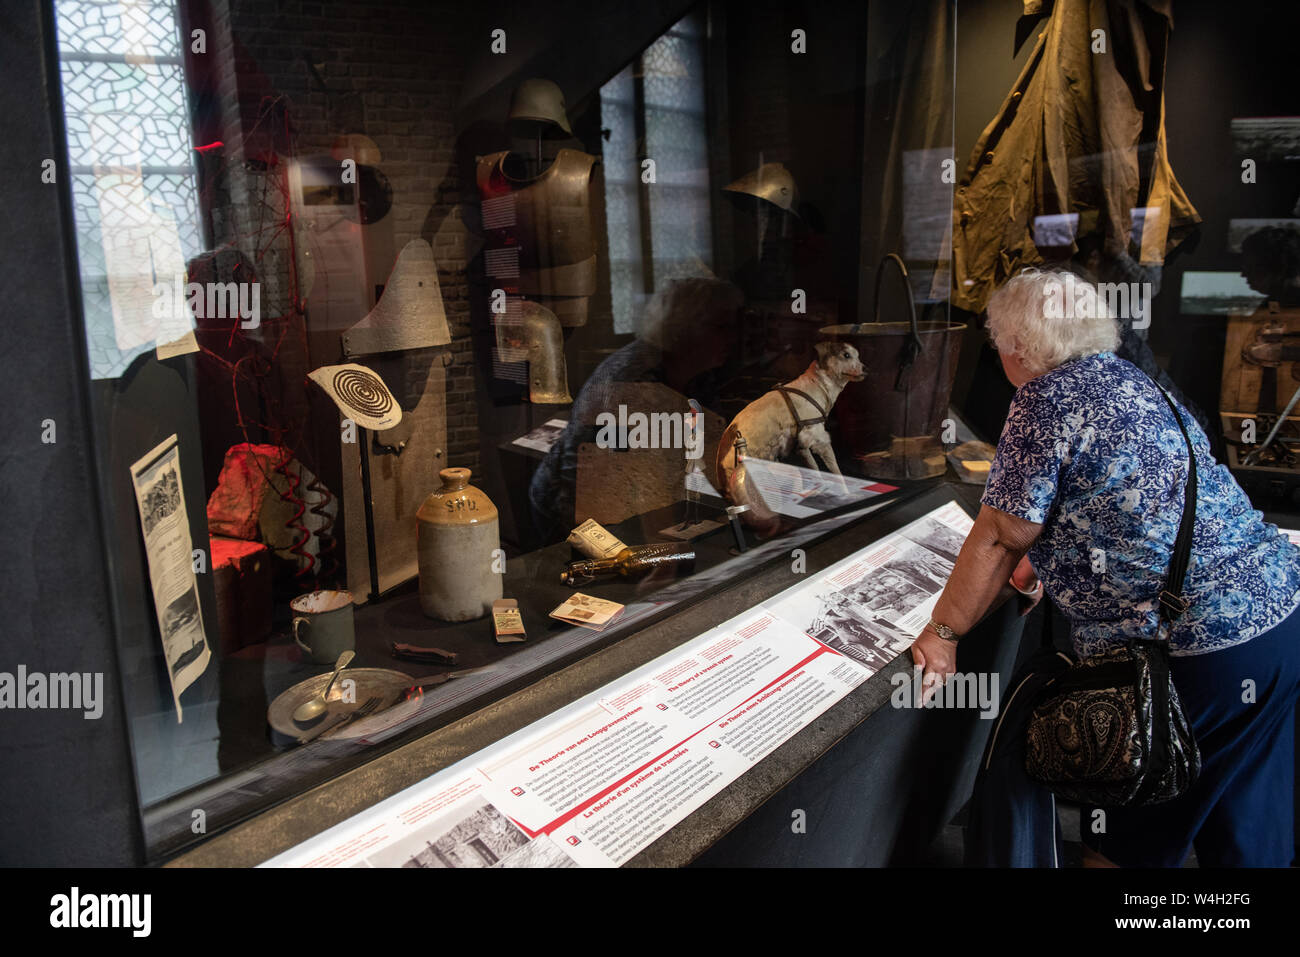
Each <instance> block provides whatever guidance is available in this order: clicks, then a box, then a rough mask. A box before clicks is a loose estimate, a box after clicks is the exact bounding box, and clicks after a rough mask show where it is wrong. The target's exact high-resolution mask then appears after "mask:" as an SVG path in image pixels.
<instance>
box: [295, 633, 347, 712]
mask: <svg viewBox="0 0 1300 957" xmlns="http://www.w3.org/2000/svg"><path fill="white" fill-rule="evenodd" d="M355 656H356V655H355V652H351V651H345V652H343V654H341V655H339V660H338V661H336V662H334V674H332V675H330V680H329V684H327V685H326V686H325V690H324V691H322V692H321V693H320V694H318V695H316V697H314V698H310V699H308V700H307V701H304V702H303V703H302V704H300V705H298V707H296V708H294V709H293V720H294V721H297V722H298V723H299V724H306V723H307V722H308V721H312V720H314V719H316V718H319V717H320V716H321V715H322V714H324V713H325V711H326V710H327V709H328V708H329V705H328V704H327V703H326V701H325V698H326V697H327V696H328V695H329V693H330V689H331V688H333V687H334V682H335V680H336V679H337V678H338V676H339V672H340V671H342V670H343V669H344V668H346V667H347V666H348V664H349V663H350V662H351V661H352V659H353V658H354V657H355Z"/></svg>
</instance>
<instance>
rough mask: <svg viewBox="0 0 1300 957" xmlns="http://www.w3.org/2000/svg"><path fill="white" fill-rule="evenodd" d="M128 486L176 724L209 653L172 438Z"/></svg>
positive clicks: (138, 467)
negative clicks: (137, 517)
mask: <svg viewBox="0 0 1300 957" xmlns="http://www.w3.org/2000/svg"><path fill="white" fill-rule="evenodd" d="M131 481H132V484H133V485H134V486H135V498H136V503H137V504H138V505H139V507H140V528H141V530H142V531H143V532H144V547H145V552H146V553H147V554H148V556H149V581H150V584H151V585H152V587H153V600H154V607H155V610H156V611H157V613H158V630H159V633H160V634H161V635H162V645H163V657H164V658H165V659H166V660H167V676H168V678H169V679H170V680H171V686H172V699H173V700H174V701H175V702H176V721H177V723H179V722H180V721H181V720H182V716H183V715H182V711H181V692H182V691H184V690H185V689H186V688H188V687H189V686H190V685H191V684H193V683H194V680H195V679H196V678H198V676H199V675H201V674H203V671H204V669H206V668H207V666H208V661H209V660H210V659H211V657H212V652H211V650H210V649H209V648H208V642H207V637H206V635H204V633H203V616H202V614H200V612H199V589H198V579H197V578H196V577H195V574H194V553H193V547H194V546H193V543H192V541H191V540H190V524H189V517H188V516H187V515H186V512H185V496H184V493H183V492H182V489H181V465H180V448H179V445H178V443H177V439H176V436H174V435H173V436H171V437H170V438H168V439H166V440H165V441H163V442H162V443H161V444H160V445H158V446H157V447H156V448H154V449H152V450H151V451H150V452H149V454H148V455H146V456H145V457H144V458H142V459H140V461H138V462H136V463H135V464H134V465H132V466H131Z"/></svg>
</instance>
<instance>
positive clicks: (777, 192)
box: [722, 163, 799, 216]
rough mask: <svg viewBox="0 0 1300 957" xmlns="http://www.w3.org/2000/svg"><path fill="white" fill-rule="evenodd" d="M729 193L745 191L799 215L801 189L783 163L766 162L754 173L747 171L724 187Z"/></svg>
mask: <svg viewBox="0 0 1300 957" xmlns="http://www.w3.org/2000/svg"><path fill="white" fill-rule="evenodd" d="M722 188H723V189H724V190H726V191H727V192H729V193H745V194H747V195H749V196H757V197H758V198H759V199H762V200H766V201H767V202H769V203H771V204H772V205H773V206H776V207H778V208H780V209H783V210H785V211H786V212H787V213H793V214H794V215H795V216H798V215H799V212H798V210H797V209H796V208H795V207H796V206H797V205H798V203H799V189H798V187H797V186H795V184H794V177H793V176H791V175H790V171H789V170H788V169H786V168H785V166H784V165H783V164H781V163H764V164H763V165H762V166H760V167H759V168H758V169H756V170H754V171H753V172H752V173H746V174H745V175H744V176H742V177H740V179H738V180H736V181H735V182H734V183H732V184H731V185H730V186H724V187H722Z"/></svg>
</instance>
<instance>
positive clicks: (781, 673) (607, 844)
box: [265, 503, 972, 868]
mask: <svg viewBox="0 0 1300 957" xmlns="http://www.w3.org/2000/svg"><path fill="white" fill-rule="evenodd" d="M971 524H972V523H971V520H970V517H969V516H968V515H967V514H966V513H965V512H964V511H963V510H962V509H961V508H960V507H959V506H958V505H957V504H956V503H949V504H947V505H945V506H943V507H941V508H939V509H936V510H934V511H933V512H930V513H929V514H927V515H925V516H923V517H922V518H920V519H918V520H917V521H915V522H913V523H911V524H910V525H908V526H906V527H905V528H902V529H900V530H899V531H898V532H895V533H894V534H892V535H889V536H887V537H885V538H884V539H882V540H880V541H878V542H876V543H874V544H873V545H870V546H868V547H867V548H864V549H862V550H861V551H859V552H857V553H855V554H854V555H851V556H849V557H848V558H846V559H844V560H843V561H841V562H839V563H837V564H836V565H834V566H832V567H831V568H829V569H827V570H826V571H825V572H822V573H821V574H819V575H816V576H815V577H813V578H812V579H811V580H810V581H803V582H800V583H799V584H797V585H795V586H793V587H791V588H789V589H787V590H786V591H784V592H782V593H780V594H779V595H776V596H775V597H774V598H772V599H771V600H769V601H767V602H764V603H763V604H762V605H760V606H759V607H757V608H754V609H751V610H749V611H747V612H745V613H743V614H741V615H738V616H736V617H735V618H732V619H731V620H730V621H727V622H724V623H723V624H721V625H719V626H717V627H716V628H713V629H711V630H709V631H708V632H706V633H704V634H703V635H700V636H699V637H698V638H695V639H693V640H692V641H690V642H688V643H687V644H685V645H683V646H681V647H679V648H677V649H674V650H673V651H672V652H670V653H669V654H667V655H664V656H662V657H660V658H657V659H655V660H654V661H652V662H650V663H649V664H647V665H645V666H644V667H642V668H640V669H638V670H636V671H634V672H632V673H631V674H629V675H627V676H625V677H624V678H621V679H620V680H618V681H616V682H614V683H612V684H610V685H607V686H606V687H604V688H601V689H599V690H598V691H596V692H594V693H592V694H590V695H588V696H586V697H585V698H582V699H580V700H578V701H576V702H574V703H573V704H571V705H569V706H568V707H565V708H562V709H560V710H559V711H557V712H555V713H554V714H551V715H548V716H547V717H546V718H544V719H542V720H541V721H538V722H536V723H534V724H532V725H530V726H529V727H527V728H524V729H523V730H521V731H519V732H517V733H515V734H513V735H510V736H509V737H507V738H504V739H503V740H501V741H499V742H497V743H496V744H495V745H493V746H491V747H489V748H487V749H485V750H483V751H480V752H479V753H477V754H475V755H472V756H471V757H469V758H466V759H465V760H464V761H461V762H459V763H458V764H455V765H453V766H452V767H450V768H447V769H446V770H444V771H441V772H439V773H438V774H435V775H433V776H432V777H430V778H428V779H426V780H425V781H423V782H421V783H419V784H417V785H415V786H413V787H411V788H408V789H407V790H405V791H402V792H401V793H399V794H395V795H393V797H391V798H389V799H387V800H385V801H383V802H381V803H380V804H377V805H375V806H374V807H372V808H370V809H368V810H366V811H363V812H362V813H360V814H358V815H356V816H355V817H353V818H351V819H349V820H347V821H344V822H343V823H342V824H339V825H337V826H336V827H333V828H331V829H329V830H327V831H325V832H323V833H322V834H319V835H317V836H316V837H315V838H312V839H311V840H309V841H307V842H305V843H303V844H300V845H299V846H298V847H295V848H293V849H292V850H289V851H286V852H285V853H283V854H281V855H279V856H277V857H275V858H273V859H271V860H270V861H268V862H266V865H265V866H272V867H300V866H306V867H329V866H343V867H354V866H361V867H365V866H370V867H438V868H460V867H544V866H550V867H573V866H575V865H580V866H591V867H612V866H618V865H620V864H623V863H625V862H626V861H628V860H630V859H631V858H633V857H634V856H635V855H636V854H638V853H639V852H640V851H642V850H644V849H645V848H646V847H648V846H649V845H650V844H652V843H653V842H654V841H655V840H657V839H658V838H660V837H662V836H663V835H664V834H665V833H667V831H669V830H670V829H671V828H672V827H673V826H674V825H676V824H678V823H680V822H681V821H683V820H684V819H685V818H686V817H687V816H688V815H690V814H691V813H692V812H693V811H695V810H696V809H697V808H699V807H700V806H701V805H703V804H704V803H705V802H706V801H708V800H709V799H710V798H712V797H713V796H715V795H716V794H718V793H719V792H720V791H722V790H723V789H724V788H725V787H727V785H729V784H731V783H732V782H733V781H735V780H736V779H737V778H739V777H740V776H741V775H742V774H744V773H745V772H746V771H747V770H749V769H750V768H752V767H753V766H754V765H755V764H757V763H758V762H759V761H761V760H763V758H765V757H767V756H768V755H769V754H771V753H772V752H773V751H774V750H776V748H778V747H780V745H782V744H783V743H784V742H786V741H788V740H789V739H790V738H791V737H793V736H794V735H795V734H797V733H798V732H799V731H800V730H801V729H802V728H804V727H806V726H807V725H808V724H809V723H810V722H812V721H814V720H816V718H817V717H818V716H819V715H821V714H822V713H823V712H825V711H826V710H827V709H828V708H830V707H831V706H832V705H833V704H835V703H836V702H837V701H839V700H841V699H842V698H844V697H845V696H846V695H848V694H849V693H850V692H851V691H852V690H853V689H854V688H855V687H857V686H858V685H860V684H861V683H862V682H864V681H866V680H867V679H868V678H869V677H870V676H871V675H872V674H874V673H875V672H876V671H877V670H879V668H880V667H882V666H883V665H884V664H886V663H887V662H888V661H889V660H891V659H892V658H893V657H895V656H896V655H897V654H898V653H899V652H900V651H902V650H904V649H906V648H907V646H908V645H909V644H910V643H911V641H912V640H913V639H914V638H915V636H916V635H917V634H918V633H919V632H920V630H921V627H922V626H923V625H924V622H925V618H926V616H927V614H928V609H929V608H930V607H931V606H933V603H934V601H935V599H936V598H937V597H938V593H939V591H940V590H941V589H942V587H943V582H944V581H945V580H946V578H947V575H948V573H949V572H950V571H951V569H952V562H953V561H954V560H955V559H956V554H957V551H958V550H959V549H960V547H961V543H962V541H963V540H964V539H965V537H966V534H967V532H969V530H970V527H971Z"/></svg>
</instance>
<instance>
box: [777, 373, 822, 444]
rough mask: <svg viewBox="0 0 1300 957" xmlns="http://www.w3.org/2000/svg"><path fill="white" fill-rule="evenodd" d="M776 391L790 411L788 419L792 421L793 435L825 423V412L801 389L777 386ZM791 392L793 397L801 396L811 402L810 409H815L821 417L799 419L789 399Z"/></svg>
mask: <svg viewBox="0 0 1300 957" xmlns="http://www.w3.org/2000/svg"><path fill="white" fill-rule="evenodd" d="M776 391H777V392H779V393H781V398H783V399H785V404H786V406H787V407H788V408H789V409H790V417H791V418H792V419H794V431H795V435H798V434H799V433H800V432H802V431H803V430H804V427H805V426H809V425H819V424H821V423H822V422H825V421H826V410H825V409H823V408H822V407H821V403H820V402H818V401H817V400H816V399H814V398H813V397H812V396H810V395H809V394H808V393H807V392H804V391H803V390H802V389H796V388H794V387H793V386H788V385H779V386H777V387H776ZM791 392H793V393H794V394H795V395H801V396H803V397H804V398H805V399H807V400H808V401H809V402H811V403H812V407H813V408H814V409H816V410H817V411H818V412H820V413H821V415H819V416H817V417H816V418H815V419H801V418H799V411H798V410H797V409H796V408H795V407H794V400H793V399H791V398H790V393H791Z"/></svg>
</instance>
